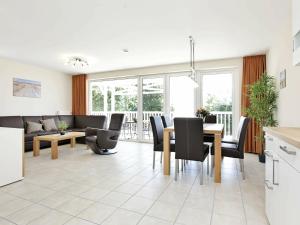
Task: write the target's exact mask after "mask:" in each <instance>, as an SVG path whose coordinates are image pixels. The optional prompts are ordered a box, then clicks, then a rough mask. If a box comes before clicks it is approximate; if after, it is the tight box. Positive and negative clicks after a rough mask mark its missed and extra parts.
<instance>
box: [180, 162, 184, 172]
mask: <svg viewBox="0 0 300 225" xmlns="http://www.w3.org/2000/svg"><path fill="white" fill-rule="evenodd" d="M183 166H184V165H183V159H181V172H183Z"/></svg>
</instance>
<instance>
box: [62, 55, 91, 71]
mask: <svg viewBox="0 0 300 225" xmlns="http://www.w3.org/2000/svg"><path fill="white" fill-rule="evenodd" d="M66 65H70V66H73V67H75V68H84V67H87V66H88V65H89V64H88V62H87V60H86V59H84V58H81V57H78V56H72V57H70V58H69V59H68V60H67V61H66Z"/></svg>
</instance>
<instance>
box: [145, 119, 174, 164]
mask: <svg viewBox="0 0 300 225" xmlns="http://www.w3.org/2000/svg"><path fill="white" fill-rule="evenodd" d="M150 123H151V128H152V133H153V169H155V153H156V152H161V156H162V154H163V151H164V143H163V137H164V125H163V122H162V120H161V117H160V116H150ZM170 152H175V140H170ZM161 162H162V160H161Z"/></svg>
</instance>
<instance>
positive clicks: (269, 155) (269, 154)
mask: <svg viewBox="0 0 300 225" xmlns="http://www.w3.org/2000/svg"><path fill="white" fill-rule="evenodd" d="M265 155H266V156H268V157H270V158H273V155H272V153H271V152H270V151H265Z"/></svg>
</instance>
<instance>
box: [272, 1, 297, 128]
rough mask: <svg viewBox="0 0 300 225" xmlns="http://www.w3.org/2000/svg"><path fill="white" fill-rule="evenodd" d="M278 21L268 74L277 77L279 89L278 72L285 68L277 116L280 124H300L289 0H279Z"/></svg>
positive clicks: (294, 125) (295, 125)
mask: <svg viewBox="0 0 300 225" xmlns="http://www.w3.org/2000/svg"><path fill="white" fill-rule="evenodd" d="M280 4H282V5H281V7H280V9H281V10H280V12H277V13H275V12H274V14H276V16H277V17H280V23H278V24H277V27H276V29H277V31H278V33H277V35H275V36H274V40H273V42H272V43H271V47H270V50H269V52H268V54H267V68H268V72H269V74H271V75H273V76H275V77H276V79H277V87H278V90H279V74H280V72H281V71H282V70H284V69H286V76H287V87H286V88H284V89H281V90H280V92H279V100H278V112H277V117H278V121H279V125H280V126H293V127H299V126H300V104H299V99H300V67H299V66H298V67H295V66H293V65H292V49H293V48H292V43H293V42H292V12H291V0H286V1H281V2H280Z"/></svg>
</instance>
